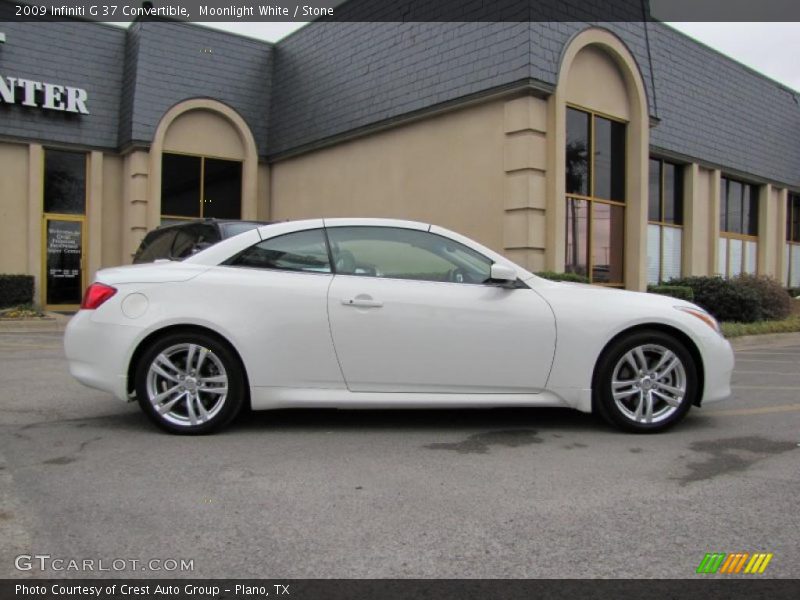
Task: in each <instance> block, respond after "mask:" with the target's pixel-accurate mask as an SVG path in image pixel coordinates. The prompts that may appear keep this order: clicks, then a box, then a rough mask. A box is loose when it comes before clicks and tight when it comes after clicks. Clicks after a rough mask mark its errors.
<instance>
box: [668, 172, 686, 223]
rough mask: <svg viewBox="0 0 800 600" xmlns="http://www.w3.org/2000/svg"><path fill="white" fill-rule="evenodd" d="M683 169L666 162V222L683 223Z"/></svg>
mask: <svg viewBox="0 0 800 600" xmlns="http://www.w3.org/2000/svg"><path fill="white" fill-rule="evenodd" d="M682 174H683V170H682V168H681V167H680V166H678V165H674V164H672V163H668V162H665V163H664V222H665V223H674V224H675V225H683V177H682Z"/></svg>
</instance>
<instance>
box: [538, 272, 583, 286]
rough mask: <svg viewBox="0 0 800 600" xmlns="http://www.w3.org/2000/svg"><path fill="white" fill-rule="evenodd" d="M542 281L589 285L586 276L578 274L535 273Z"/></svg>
mask: <svg viewBox="0 0 800 600" xmlns="http://www.w3.org/2000/svg"><path fill="white" fill-rule="evenodd" d="M536 275H538V276H539V277H542V278H543V279H549V280H550V281H571V282H573V283H589V278H588V277H586V275H579V274H578V273H556V272H555V271H539V272H538V273H536Z"/></svg>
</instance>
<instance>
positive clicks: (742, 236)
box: [716, 175, 761, 279]
mask: <svg viewBox="0 0 800 600" xmlns="http://www.w3.org/2000/svg"><path fill="white" fill-rule="evenodd" d="M730 182H733V183H737V184H739V185H740V186H741V188H742V191H741V193H742V198H741V200H742V215H741V218H742V229H745V227H747V224H746V223H745V221H744V215H745V212H744V191H745V189H749V190H750V200H751V201H752V199H753V192H755V215H756V233H755V234H750V233H739V232H736V231H728V230H726V229H723V228H722V223H721V220H722V211H723V199H722V190H723V186H724V189H725V206H724V209H725V225H726V227H727V226H728V222H729V215H730V210H729V208H730V207H729V206H728V198H729V189H730V188H729V185H730ZM719 189H720V198H719V216H718V218H717V220H718V221H720V223H719V239H720V240H725V272H724V273H720V275H721V276H722V277H725V278H726V279H730V278H731V277H732V275H731V272H732V270H731V240H738V241H741V242H742V259H741V260H742V263H741V265H740V269H739V274H745V273H747V271H746V270H745V265H746V262H745V261H746V260H747V252H745V251H744V248H745V244H746V243H747V242H753V243H755V245H756V257H755V268H754V269H753V274H755V275H758V274H759V268H758V255H759V252H760V249H759V239H758V228H759V227H760V226H761V224H760V222H759V221H760V219H759V214H758V212H759V207H760V204H761V199H760V195H761V186H760V185H758V184H755V183H749V182H747V181H743V180H741V179H736V178H735V177H728V176H727V175H721V176H720V185H719ZM750 208H751V209H752V208H753V205H752V204H751V207H750ZM750 214H752V211H751V213H750ZM718 251H719V250H718ZM716 267H717V268H718V267H719V259H717V265H716Z"/></svg>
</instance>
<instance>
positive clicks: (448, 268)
mask: <svg viewBox="0 0 800 600" xmlns="http://www.w3.org/2000/svg"><path fill="white" fill-rule="evenodd" d="M328 239H329V240H330V243H331V253H332V254H333V260H334V265H335V268H336V273H337V274H342V275H360V276H364V277H386V278H391V279H415V280H420V281H446V282H451V283H472V284H475V283H484V282H486V281H487V280H489V278H490V276H491V268H492V261H491V260H489V259H488V258H486V257H485V256H483V255H482V254H480V253H478V252H475V251H474V250H472V249H471V248H468V247H466V246H464V245H463V244H459V243H458V242H455V241H453V240H451V239H449V238H446V237H444V236H441V235H436V234H434V233H430V232H427V231H419V230H416V229H403V228H399V227H330V228H328Z"/></svg>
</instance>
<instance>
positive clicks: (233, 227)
mask: <svg viewBox="0 0 800 600" xmlns="http://www.w3.org/2000/svg"><path fill="white" fill-rule="evenodd" d="M265 224H266V223H253V222H252V221H243V222H241V223H220V227H221V228H222V231H223V233H224V234H225V237H226V238H229V237H233V236H235V235H239V234H240V233H244V232H245V231H250V230H251V229H256V228H257V227H261V226H262V225H265Z"/></svg>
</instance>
